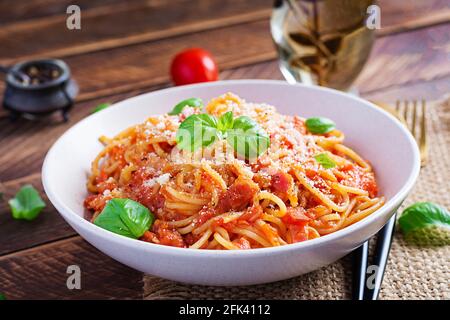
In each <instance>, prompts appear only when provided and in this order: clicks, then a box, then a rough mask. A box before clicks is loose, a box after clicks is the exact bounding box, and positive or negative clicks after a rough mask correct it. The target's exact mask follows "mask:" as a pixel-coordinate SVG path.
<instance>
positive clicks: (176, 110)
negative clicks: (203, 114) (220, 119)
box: [168, 98, 203, 116]
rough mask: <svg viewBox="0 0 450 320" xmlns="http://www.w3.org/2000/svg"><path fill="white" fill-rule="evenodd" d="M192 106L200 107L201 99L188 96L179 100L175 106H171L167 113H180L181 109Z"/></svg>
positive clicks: (201, 105)
mask: <svg viewBox="0 0 450 320" xmlns="http://www.w3.org/2000/svg"><path fill="white" fill-rule="evenodd" d="M186 106H189V107H193V108H201V107H203V101H202V99H200V98H189V99H186V100H183V101H181V102H180V103H178V104H177V105H176V106H175V107H173V109H172V111H170V112H169V113H168V114H169V115H171V116H174V115H177V114H180V113H181V112H183V109H184V108H185V107H186Z"/></svg>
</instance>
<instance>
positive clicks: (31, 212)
mask: <svg viewBox="0 0 450 320" xmlns="http://www.w3.org/2000/svg"><path fill="white" fill-rule="evenodd" d="M8 203H9V207H10V208H11V212H12V216H13V218H14V219H24V220H34V219H35V218H36V217H37V216H38V215H39V213H40V212H41V211H42V209H44V208H45V202H44V201H43V200H42V198H41V197H40V195H39V192H38V191H37V190H36V189H35V188H34V187H33V186H32V185H30V184H27V185H25V186H23V187H22V188H20V190H19V192H17V194H16V196H15V197H14V198H12V199H10V200H9V201H8Z"/></svg>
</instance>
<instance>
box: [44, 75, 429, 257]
mask: <svg viewBox="0 0 450 320" xmlns="http://www.w3.org/2000/svg"><path fill="white" fill-rule="evenodd" d="M236 84H254V85H255V84H256V85H277V86H280V85H281V86H298V87H302V88H304V89H307V90H312V91H316V92H318V93H321V92H328V93H331V94H334V95H339V96H345V97H346V98H349V99H353V100H357V101H358V102H359V103H361V104H364V105H365V106H366V107H367V108H370V109H374V110H376V111H377V112H381V113H383V114H384V115H385V116H387V117H388V118H389V119H390V120H391V121H393V122H394V123H395V125H396V126H397V127H398V128H399V130H400V131H401V132H402V133H403V134H404V135H405V136H406V138H407V140H408V142H409V144H410V146H411V147H412V151H413V159H412V161H413V168H412V171H411V173H410V175H409V177H408V178H407V181H406V183H405V184H404V185H403V186H402V187H401V189H400V190H399V191H398V192H397V193H396V194H395V195H394V196H393V197H392V198H391V199H390V200H388V201H387V202H386V203H385V204H384V205H383V206H382V207H381V208H380V209H378V210H376V211H375V212H374V213H373V214H371V215H369V216H368V217H366V218H364V219H362V220H360V221H358V222H356V223H354V224H352V225H350V226H347V227H345V228H343V229H340V230H338V231H335V232H333V233H331V234H327V235H325V236H323V237H320V238H316V239H311V240H308V241H303V242H297V243H292V244H287V245H283V246H277V247H268V248H257V249H248V250H211V249H201V250H192V249H189V248H178V247H171V246H164V245H159V244H154V243H149V242H144V241H139V240H137V239H132V238H128V237H125V236H121V235H118V234H115V233H113V232H111V231H108V230H105V229H103V228H100V227H98V226H96V225H95V224H93V223H91V222H90V221H88V220H86V219H85V218H84V217H82V216H79V215H78V214H76V213H75V212H74V211H73V210H72V209H70V208H69V207H68V206H66V205H65V204H64V203H63V202H62V201H61V200H60V199H59V198H58V196H57V193H56V192H55V190H54V188H52V186H51V185H50V183H49V180H48V172H50V170H51V168H50V159H51V158H52V155H53V153H54V152H56V149H57V147H58V145H59V144H61V143H62V142H63V140H64V137H65V136H67V135H69V134H70V133H71V132H72V130H75V129H76V128H77V127H79V126H82V125H83V124H84V123H85V122H87V121H92V119H95V118H97V117H99V116H100V114H98V113H96V114H92V115H90V116H88V117H86V118H84V119H83V120H81V121H79V122H78V123H76V124H74V125H73V126H72V127H70V128H69V129H68V130H67V131H65V132H64V133H63V134H62V135H61V136H60V137H59V138H58V139H57V140H56V141H55V143H54V144H53V145H52V146H51V148H50V149H49V151H48V152H47V155H46V157H45V159H44V163H43V166H42V183H43V186H44V191H45V193H46V194H47V197H48V199H49V200H50V202H51V203H52V204H53V205H54V207H55V208H56V210H57V211H58V213H59V214H60V215H61V216H62V217H63V218H64V219H65V220H66V221H67V222H68V223H69V224H70V225H72V224H74V225H76V226H77V227H80V228H83V229H85V231H87V232H89V233H95V234H96V235H97V236H98V237H100V238H102V240H105V241H109V242H110V243H111V245H114V244H119V245H122V246H125V247H128V248H131V247H133V248H137V249H140V250H144V251H148V252H155V253H162V254H172V255H174V256H195V257H197V256H198V257H205V256H210V255H211V256H220V257H224V258H225V257H241V256H242V257H244V256H264V255H268V254H281V253H283V252H290V251H295V250H299V249H306V248H310V247H313V246H316V247H320V246H323V245H326V244H329V243H332V242H334V241H336V240H338V239H342V238H345V237H346V236H349V235H350V234H352V233H354V232H355V231H356V230H358V229H362V228H363V227H365V226H367V225H369V224H371V223H372V222H373V221H374V220H375V219H376V218H377V217H378V216H379V215H380V214H381V213H386V212H389V211H391V212H392V213H391V216H392V215H393V214H394V211H395V210H396V209H397V207H398V206H399V205H400V204H401V202H402V201H403V200H404V199H405V198H406V196H407V195H408V193H409V192H410V191H411V189H412V188H413V186H414V184H415V182H416V180H417V177H418V175H419V171H420V154H419V148H418V146H417V143H416V142H415V140H414V138H413V136H412V134H411V133H410V132H409V131H408V130H407V128H406V127H404V125H402V124H401V123H400V121H398V120H397V119H396V118H395V117H394V116H393V115H391V114H389V113H388V112H386V111H384V110H382V109H380V108H378V107H376V106H375V105H374V104H372V103H371V102H369V101H367V100H364V99H362V98H360V97H356V96H353V95H349V94H348V93H345V92H341V91H338V90H334V89H330V88H324V87H318V86H308V85H304V84H300V83H297V84H289V83H287V82H285V81H282V80H261V79H240V80H221V81H215V82H206V83H200V84H191V85H185V86H179V87H170V88H165V89H161V90H156V91H152V92H147V93H143V94H140V95H137V96H135V97H131V98H128V99H125V100H122V101H119V102H117V103H115V104H113V105H112V106H110V107H108V108H107V109H106V110H103V111H102V113H103V114H104V112H114V111H115V110H116V109H118V108H120V107H121V105H123V104H125V103H126V104H128V103H132V102H133V100H135V99H140V98H142V97H143V96H151V95H154V94H161V92H163V93H164V92H174V91H180V90H186V89H189V88H192V87H203V88H208V87H215V86H222V85H236ZM380 212H381V213H380ZM375 213H378V214H375Z"/></svg>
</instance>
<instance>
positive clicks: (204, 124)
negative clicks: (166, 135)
mask: <svg viewBox="0 0 450 320" xmlns="http://www.w3.org/2000/svg"><path fill="white" fill-rule="evenodd" d="M217 125H218V124H217V119H216V117H214V116H211V115H209V114H206V113H202V114H193V115H190V116H189V117H187V118H186V119H185V120H184V121H183V122H182V123H181V124H180V127H179V128H178V131H177V135H176V141H177V146H178V148H179V149H181V150H188V151H191V152H194V151H195V150H197V149H198V148H200V147H207V146H209V145H210V144H211V143H213V142H214V141H215V140H216V138H217V136H218V134H220V131H218V130H217Z"/></svg>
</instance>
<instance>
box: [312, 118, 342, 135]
mask: <svg viewBox="0 0 450 320" xmlns="http://www.w3.org/2000/svg"><path fill="white" fill-rule="evenodd" d="M305 124H306V128H307V129H308V131H309V132H311V133H316V134H324V133H328V132H330V131H333V130H334V129H335V128H336V124H335V123H334V122H333V121H332V120H330V119H328V118H323V117H314V118H308V119H306V122H305Z"/></svg>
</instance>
